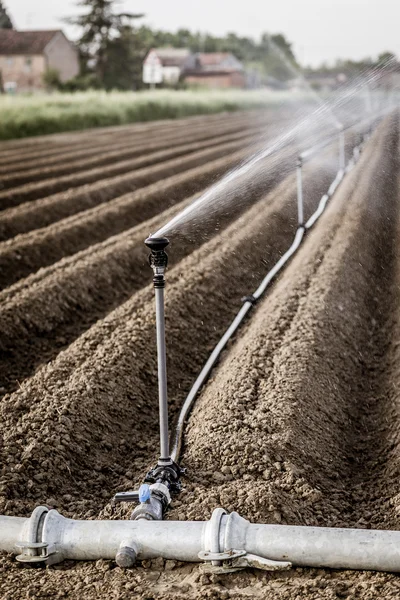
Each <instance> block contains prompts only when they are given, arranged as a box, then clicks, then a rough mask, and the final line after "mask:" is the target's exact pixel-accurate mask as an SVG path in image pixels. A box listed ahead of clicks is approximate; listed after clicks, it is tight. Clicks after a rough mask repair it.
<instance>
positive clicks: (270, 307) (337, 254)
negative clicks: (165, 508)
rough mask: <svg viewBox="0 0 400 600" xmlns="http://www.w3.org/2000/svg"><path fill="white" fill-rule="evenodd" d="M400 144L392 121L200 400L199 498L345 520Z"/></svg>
mask: <svg viewBox="0 0 400 600" xmlns="http://www.w3.org/2000/svg"><path fill="white" fill-rule="evenodd" d="M397 152H398V133H397V131H396V132H394V131H393V130H392V131H391V132H387V134H386V137H385V138H384V144H382V140H381V144H380V147H379V151H377V152H376V154H375V155H374V156H373V157H372V160H370V161H369V164H368V167H367V168H366V169H365V171H364V175H363V178H362V179H361V180H360V182H359V184H358V185H357V186H356V187H354V189H353V193H352V196H351V197H350V198H349V197H348V196H347V195H345V194H341V195H340V201H341V202H340V204H338V203H337V202H335V203H334V204H333V205H332V206H331V207H330V209H329V211H328V212H327V214H326V215H325V216H324V218H323V222H322V223H321V224H320V226H319V227H318V229H317V230H316V231H315V233H312V234H311V235H310V239H309V240H308V241H307V242H306V245H305V246H304V247H303V249H302V250H301V252H300V253H299V255H298V256H297V257H296V259H295V260H294V261H293V264H292V265H291V266H290V267H289V268H288V270H287V272H286V273H285V274H284V276H283V277H282V279H281V281H280V282H279V284H278V285H277V287H276V289H275V291H274V293H273V294H271V296H270V297H268V298H267V299H266V300H265V302H264V303H263V304H262V306H261V307H260V309H259V312H258V314H257V316H256V318H255V319H254V320H253V321H252V322H251V324H250V326H249V328H248V330H247V332H246V333H245V334H244V335H243V336H242V337H241V338H240V340H238V342H237V343H236V344H235V346H234V349H232V351H231V352H230V353H229V355H228V357H227V359H226V361H225V362H224V363H223V364H222V365H221V368H220V369H219V371H218V373H217V375H216V376H215V377H214V382H213V383H212V384H210V385H209V386H208V388H207V389H206V391H205V393H204V394H203V396H202V398H201V400H200V401H199V403H198V406H197V407H196V411H195V414H194V415H193V418H192V419H191V422H190V426H189V431H188V436H187V455H186V456H187V458H186V460H187V462H188V465H189V466H190V470H191V471H192V472H193V473H196V490H197V492H196V493H197V494H198V497H199V500H200V497H201V501H200V502H199V503H201V502H205V503H207V500H206V495H210V493H211V494H212V496H213V497H215V494H216V495H217V497H218V498H220V501H221V502H223V501H226V498H227V497H228V496H229V497H230V504H235V506H236V507H239V509H240V511H241V512H243V514H244V515H245V516H248V517H250V518H251V519H253V520H259V521H266V522H271V521H272V522H280V521H282V522H287V523H291V524H303V525H311V524H313V525H325V526H340V525H341V526H346V525H349V521H348V520H349V510H350V509H351V494H349V486H348V483H349V479H351V478H354V476H355V474H356V472H357V468H356V465H355V464H354V463H353V459H352V457H353V456H354V438H355V436H356V431H357V427H358V416H359V413H360V405H361V404H362V403H363V401H364V400H365V394H366V389H367V387H368V385H370V383H371V382H370V381H369V382H367V381H366V376H367V374H368V365H370V364H371V362H373V361H374V360H376V354H375V353H378V354H379V352H380V351H382V348H377V347H375V346H374V344H372V343H371V342H372V341H373V339H374V338H373V334H374V329H375V325H376V326H377V325H378V322H376V323H375V320H376V319H377V316H378V309H379V302H380V301H382V300H383V298H384V296H385V294H387V288H386V286H385V284H384V283H383V280H381V278H382V267H383V266H384V267H385V268H387V272H386V273H384V276H385V277H386V279H385V283H387V281H389V280H390V276H391V275H392V272H391V265H390V263H387V265H385V263H384V262H383V257H384V256H385V254H386V253H387V251H388V250H389V249H390V248H393V247H394V244H395V242H396V241H397V238H396V227H397V215H396V212H397V206H396V204H397V203H398V197H397V194H396V192H395V193H393V192H394V189H393V187H394V186H393V180H394V179H395V178H396V173H397V169H398V161H397V156H396V154H397ZM393 156H396V159H395V160H394V159H393ZM365 163H366V161H364V166H365ZM233 388H234V389H233ZM244 415H245V417H244ZM224 440H225V441H224ZM228 440H229V441H228ZM210 444H212V447H213V454H212V456H211V455H210V454H208V456H209V459H208V460H207V459H205V456H206V453H207V452H208V453H209V448H210ZM206 448H207V450H206ZM239 448H240V449H239ZM227 449H229V453H228V452H226V453H225V450H227ZM239 452H240V453H241V455H242V460H241V464H240V465H239V466H237V467H235V464H236V463H235V456H237V455H238V453H239ZM202 461H203V462H202ZM356 463H357V460H356ZM225 467H229V468H228V469H226V468H225ZM224 472H225V473H227V474H229V476H228V477H226V478H225V477H224ZM214 474H215V476H214ZM210 476H211V477H210ZM210 486H211V489H210ZM200 488H203V489H202V491H200ZM239 490H241V494H240V496H238V491H239ZM250 490H251V492H250ZM242 492H243V493H242ZM199 508H200V507H199V506H198V507H197V508H196V509H193V510H198V509H199ZM192 515H193V513H192ZM359 517H360V518H361V517H362V515H361V514H360V515H359ZM350 524H352V525H354V523H350Z"/></svg>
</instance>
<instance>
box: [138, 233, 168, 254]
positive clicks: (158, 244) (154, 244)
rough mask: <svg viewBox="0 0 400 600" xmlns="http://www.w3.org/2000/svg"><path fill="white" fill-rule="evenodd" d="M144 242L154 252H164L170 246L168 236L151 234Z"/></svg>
mask: <svg viewBox="0 0 400 600" xmlns="http://www.w3.org/2000/svg"><path fill="white" fill-rule="evenodd" d="M144 243H145V244H146V246H147V247H148V248H149V249H150V250H151V251H152V252H162V251H163V250H164V248H166V247H167V246H168V244H169V239H168V238H166V237H159V238H157V237H151V236H149V237H148V238H147V240H144Z"/></svg>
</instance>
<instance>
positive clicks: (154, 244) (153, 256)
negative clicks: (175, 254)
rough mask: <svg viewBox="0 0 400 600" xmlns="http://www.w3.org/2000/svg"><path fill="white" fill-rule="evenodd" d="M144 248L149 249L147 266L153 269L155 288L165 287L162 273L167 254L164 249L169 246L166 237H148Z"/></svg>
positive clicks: (165, 265)
mask: <svg viewBox="0 0 400 600" xmlns="http://www.w3.org/2000/svg"><path fill="white" fill-rule="evenodd" d="M144 243H145V244H146V246H147V247H148V248H150V254H149V264H150V266H151V268H152V269H153V273H154V278H153V283H154V287H155V288H162V287H164V285H165V281H164V273H165V269H166V268H167V265H168V254H167V253H166V252H165V248H166V247H167V246H168V244H169V239H168V238H166V237H159V238H157V237H151V236H150V237H148V238H147V240H145V241H144Z"/></svg>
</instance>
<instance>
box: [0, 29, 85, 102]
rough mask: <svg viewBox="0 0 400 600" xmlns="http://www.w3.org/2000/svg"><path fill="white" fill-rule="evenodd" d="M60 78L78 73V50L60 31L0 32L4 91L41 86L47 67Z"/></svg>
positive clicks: (18, 90)
mask: <svg viewBox="0 0 400 600" xmlns="http://www.w3.org/2000/svg"><path fill="white" fill-rule="evenodd" d="M50 68H51V69H55V70H57V71H58V73H59V76H60V79H61V81H68V80H69V79H71V78H72V77H75V76H76V75H78V73H79V60H78V51H77V50H76V48H75V46H74V45H73V44H72V43H71V42H70V41H69V40H68V39H67V38H66V37H65V35H64V33H63V32H62V31H61V30H48V31H15V30H12V29H2V30H1V31H0V71H1V76H2V83H3V87H4V90H5V91H9V92H14V91H15V92H26V91H35V90H40V89H43V88H44V87H45V85H44V81H43V76H44V74H45V72H46V70H47V69H50Z"/></svg>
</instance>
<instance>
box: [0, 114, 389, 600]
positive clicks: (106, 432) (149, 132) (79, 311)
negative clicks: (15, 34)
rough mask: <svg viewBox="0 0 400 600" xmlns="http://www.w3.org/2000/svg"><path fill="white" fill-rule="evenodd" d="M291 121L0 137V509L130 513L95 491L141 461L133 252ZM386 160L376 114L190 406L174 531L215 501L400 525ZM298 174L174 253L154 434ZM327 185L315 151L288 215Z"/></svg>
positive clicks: (146, 346)
mask: <svg viewBox="0 0 400 600" xmlns="http://www.w3.org/2000/svg"><path fill="white" fill-rule="evenodd" d="M285 118H286V117H285V114H284V113H283V112H282V114H281V115H279V114H278V113H273V112H271V113H267V114H264V115H260V114H254V115H253V116H252V117H251V119H250V117H249V118H247V117H246V116H245V115H243V114H241V115H234V116H232V115H222V116H221V115H220V116H218V117H216V116H212V117H201V118H191V119H185V120H182V121H181V122H176V121H175V122H174V123H173V124H172V123H169V122H162V123H161V124H160V125H159V129H157V128H156V126H155V125H154V124H148V125H136V126H130V127H124V128H110V129H105V130H99V131H97V132H91V133H90V132H89V133H86V132H85V133H84V134H80V135H81V137H80V135H79V134H67V135H57V136H48V137H43V138H39V139H38V140H37V145H36V146H31V145H30V143H29V142H28V143H27V144H26V145H23V144H21V143H19V142H10V143H7V144H4V146H3V148H2V149H1V150H0V159H1V160H2V159H3V158H4V166H3V167H1V172H0V175H1V173H3V174H5V173H7V175H5V177H4V184H3V192H1V198H2V207H3V208H4V210H3V211H0V231H1V232H2V238H3V240H4V241H2V242H1V243H0V280H1V282H2V285H3V287H4V289H3V291H1V292H0V373H1V381H0V393H1V394H2V395H3V397H2V399H1V401H0V514H9V515H21V516H24V515H29V514H30V513H31V512H32V510H33V508H34V507H35V506H36V505H38V504H49V505H51V506H54V507H56V508H57V509H58V510H60V512H62V514H64V515H66V516H73V517H75V518H120V517H123V518H129V514H130V511H131V506H128V505H121V506H119V507H118V508H117V509H116V508H113V507H112V506H111V504H110V499H111V497H112V496H113V494H114V493H115V492H116V491H122V490H127V489H132V488H133V487H136V486H137V485H138V484H140V483H141V481H142V479H143V476H144V474H145V473H146V472H147V470H148V468H149V467H150V466H152V465H153V464H154V463H155V462H156V460H157V456H158V455H157V442H158V415H157V405H158V400H157V391H156V390H157V365H156V348H155V309H154V301H153V290H152V286H151V284H150V282H151V272H149V268H148V266H147V262H146V260H147V259H146V249H145V247H144V246H143V239H144V238H145V237H146V236H147V235H148V234H149V233H150V232H151V231H153V232H154V231H155V230H156V229H157V228H159V227H160V226H161V225H162V224H164V223H165V222H166V221H168V220H169V219H170V218H171V217H172V216H173V215H175V214H177V213H178V212H179V211H180V210H182V208H184V207H185V206H186V205H187V204H188V203H189V202H191V201H192V200H193V199H194V198H195V197H196V196H197V195H198V194H199V193H201V192H202V190H204V189H205V188H206V187H207V186H208V185H210V184H211V183H212V182H213V181H214V180H216V179H218V178H219V177H220V176H221V175H222V174H223V173H224V172H226V171H227V170H229V169H231V168H232V167H234V166H235V165H237V164H239V163H240V162H241V161H242V160H243V158H245V157H246V156H247V155H249V153H250V152H252V151H254V147H255V146H254V145H253V141H254V139H255V138H254V132H255V130H256V129H258V130H261V129H262V131H263V132H266V135H267V136H268V135H271V136H273V135H275V134H276V132H277V130H278V129H279V127H280V126H282V123H281V125H280V124H279V119H281V120H282V121H284V120H285ZM250 141H251V142H252V145H251V147H250V146H249V144H250ZM259 143H260V140H259V139H258V140H257V137H256V141H255V144H256V145H257V144H259ZM96 145H97V146H98V147H97V151H95V150H94V148H95V147H96ZM75 146H77V151H76V153H75V154H74V147H75ZM141 147H143V151H141V150H140V148H141ZM78 148H79V149H78ZM86 151H87V154H85V152H86ZM79 153H80V154H79ZM63 157H64V158H63ZM74 157H75V159H76V160H75V163H76V164H74V162H73V161H74ZM79 157H81V159H80V158H79ZM140 161H142V162H140ZM399 161H400V154H399V122H398V115H397V114H393V115H391V116H390V117H388V118H387V119H386V120H385V121H384V122H383V123H381V124H380V125H379V126H378V128H377V130H376V131H375V133H374V135H373V138H372V140H370V141H369V142H368V144H367V145H366V147H365V149H364V152H363V154H362V156H361V159H360V161H359V162H358V164H357V165H356V167H355V168H354V169H353V170H352V171H351V172H350V173H349V174H348V175H347V176H346V178H345V179H344V181H343V182H342V184H341V185H340V187H339V189H338V191H337V192H336V193H335V195H334V196H333V198H332V199H331V201H330V204H329V205H328V208H327V210H326V212H325V213H324V214H323V216H322V217H321V219H320V220H319V221H318V223H317V225H316V226H315V228H313V229H312V230H311V231H310V232H309V233H308V234H307V237H306V240H305V242H304V244H303V245H302V246H301V248H300V250H299V252H298V253H297V254H296V256H295V257H294V258H293V260H292V261H291V262H290V264H289V266H288V267H287V268H286V269H285V270H284V272H283V273H282V274H281V276H280V277H279V279H278V280H277V281H276V283H275V284H274V285H273V286H272V288H271V289H270V290H269V291H268V293H267V294H266V296H265V297H264V299H263V300H262V301H260V303H259V304H258V305H257V307H256V308H255V309H254V311H253V314H252V316H251V318H249V319H248V320H247V322H246V323H245V325H244V327H243V328H242V329H241V331H240V334H239V335H238V336H237V337H236V339H235V340H234V341H232V342H231V343H230V345H229V347H228V348H227V350H226V351H225V352H224V356H223V358H222V360H221V361H220V364H219V365H218V367H217V368H216V369H215V371H214V372H213V375H212V378H211V379H210V381H209V382H208V384H207V385H206V386H205V389H204V390H203V391H202V393H201V394H200V396H199V398H198V401H197V403H196V405H195V408H194V410H193V413H192V415H191V417H190V419H189V422H188V424H187V427H186V431H185V437H184V449H183V455H182V464H183V466H185V467H187V469H188V475H187V477H185V480H184V487H185V489H184V491H183V492H182V493H181V494H180V495H179V497H177V498H176V499H174V501H173V505H172V507H171V510H170V511H169V513H168V518H170V519H180V520H182V519H196V520H199V519H200V520H202V519H206V518H209V517H210V515H211V513H212V510H213V509H214V508H215V507H217V506H223V507H224V508H226V509H227V510H236V511H238V512H239V513H240V514H241V515H243V516H244V517H246V518H248V519H250V520H252V521H254V522H257V521H258V522H264V523H285V524H286V523H287V524H294V525H323V526H341V527H361V528H364V527H367V528H370V527H372V528H383V529H385V528H386V529H387V528H392V529H399V528H400V522H399V515H400V494H399V490H398V481H399V476H400V445H399V444H400V433H399V432H400V411H399V406H400V402H399V401H400V392H399V390H400V368H399V364H400V355H399V348H400V310H399V306H400V302H399V300H400V291H399V290H400V262H399V252H398V250H399V239H400V236H399V199H400V194H399V176H398V173H399ZM292 164H293V155H292V153H291V152H288V153H287V154H286V155H285V157H284V159H283V161H282V164H281V165H280V168H279V169H275V170H274V171H273V172H270V171H266V172H265V173H264V174H263V175H262V176H259V177H257V178H255V179H254V180H253V181H252V180H249V181H248V182H247V183H246V189H245V192H244V193H243V190H241V191H240V195H239V192H238V196H237V198H234V199H233V202H232V204H231V206H230V209H229V210H225V211H224V213H223V214H221V215H220V216H219V218H218V220H217V221H213V222H212V223H207V224H201V223H199V225H198V229H199V230H200V229H201V231H199V232H198V235H197V234H196V235H193V234H191V235H190V236H186V237H179V236H177V237H176V238H172V239H171V245H170V253H169V255H170V261H171V262H170V268H169V271H168V276H167V288H166V315H167V343H168V375H169V401H170V411H171V421H172V422H173V421H174V418H176V417H177V415H178V413H179V409H180V407H181V405H182V402H183V400H184V398H185V396H186V395H187V393H188V391H189V390H190V387H191V385H192V384H193V381H194V379H195V378H196V376H197V374H198V373H199V371H200V369H201V367H202V365H203V364H204V362H205V360H206V359H207V357H208V355H209V353H210V351H211V350H212V348H213V347H214V345H215V344H216V343H217V341H218V340H219V338H220V336H221V335H222V334H223V333H224V331H225V330H226V328H227V326H228V325H229V323H230V322H231V320H232V318H233V317H234V316H235V314H236V312H237V310H238V309H239V307H240V305H241V298H242V296H244V295H247V294H249V293H251V292H252V291H253V290H254V289H255V288H256V287H257V286H258V284H259V282H260V281H261V279H262V278H263V276H264V275H265V274H266V272H267V271H268V270H269V269H270V268H271V267H272V266H273V265H274V264H275V263H276V261H277V260H278V258H279V257H280V256H281V255H282V254H283V253H284V252H285V250H286V249H287V248H288V246H289V245H290V243H291V241H292V239H293V236H294V234H295V231H296V223H297V221H296V180H295V176H294V173H293V170H292V169H291V168H288V166H289V165H292ZM144 165H146V166H144ZM75 167H76V168H77V171H76V175H74V174H75ZM113 169H114V171H113ZM96 170H97V171H96ZM335 171H336V165H335V163H334V161H331V160H329V153H328V155H327V158H326V160H324V161H311V162H310V163H309V164H308V165H307V167H306V168H305V171H304V190H305V196H304V197H305V213H306V217H307V216H310V215H311V214H312V213H313V212H314V210H315V209H316V206H317V204H318V201H319V199H320V197H321V196H322V194H324V192H325V191H326V190H327V188H328V187H329V184H330V182H331V180H332V179H333V178H334V176H335ZM93 173H95V175H96V177H95V178H93ZM97 173H98V177H97ZM117 173H118V174H117ZM74 177H75V179H74ZM97 179H98V180H97ZM82 182H85V183H82ZM60 186H61V187H60ZM40 190H41V191H40ZM56 190H60V191H56ZM42 192H43V196H40V195H37V194H42ZM46 194H48V195H46ZM50 194H51V195H50ZM243 196H245V199H243ZM3 199H4V204H3ZM399 596H400V579H399V578H398V577H397V576H395V575H392V574H383V573H381V574H377V573H367V572H349V571H329V570H323V569H291V570H290V571H288V572H283V573H280V574H277V573H274V574H269V573H266V572H258V571H256V570H249V571H246V572H241V573H239V574H238V573H236V574H230V575H223V576H222V575H219V576H216V575H212V576H208V575H205V574H202V572H201V571H200V570H199V567H198V565H189V564H186V565H185V564H183V563H175V562H174V561H166V562H165V561H163V560H162V559H157V560H153V561H145V562H143V563H141V564H139V565H138V566H136V567H135V568H133V569H131V570H127V571H124V570H122V569H120V568H118V567H116V565H115V563H114V562H112V561H98V562H97V563H95V564H92V563H79V564H78V563H65V564H62V565H58V566H54V567H49V568H46V569H44V570H43V569H27V568H26V567H21V566H20V565H19V564H18V563H16V562H15V560H14V559H13V558H11V557H9V556H4V557H3V558H1V559H0V597H1V598H2V599H3V598H4V599H5V600H14V599H15V600H19V599H26V598H38V599H41V598H71V599H79V600H81V599H82V598H88V599H89V600H92V599H95V598H96V599H97V598H99V599H104V600H105V599H109V598H111V599H121V600H122V599H128V598H148V599H150V598H160V599H161V598H162V599H169V598H171V599H172V598H185V599H191V598H215V599H219V598H221V599H228V598H282V599H300V598H301V599H303V598H307V599H308V598H310V599H313V600H314V599H315V600H317V599H320V598H322V599H332V598H349V599H350V598H354V599H355V598H360V599H364V598H366V599H368V598H374V599H375V598H376V599H378V598H398V597H399Z"/></svg>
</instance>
